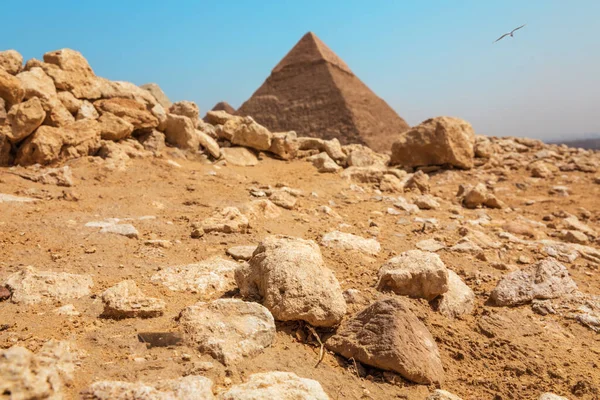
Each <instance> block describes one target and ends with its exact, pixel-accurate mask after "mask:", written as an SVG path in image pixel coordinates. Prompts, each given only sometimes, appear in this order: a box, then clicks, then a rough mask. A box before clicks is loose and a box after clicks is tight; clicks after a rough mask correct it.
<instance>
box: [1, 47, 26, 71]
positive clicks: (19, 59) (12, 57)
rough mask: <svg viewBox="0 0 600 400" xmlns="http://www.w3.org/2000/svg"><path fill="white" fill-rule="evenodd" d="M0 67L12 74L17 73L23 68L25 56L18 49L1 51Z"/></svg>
mask: <svg viewBox="0 0 600 400" xmlns="http://www.w3.org/2000/svg"><path fill="white" fill-rule="evenodd" d="M0 68H4V69H5V70H6V72H8V73H9V74H11V75H16V74H18V73H19V72H21V68H23V56H22V55H21V54H20V53H19V52H18V51H16V50H4V51H0Z"/></svg>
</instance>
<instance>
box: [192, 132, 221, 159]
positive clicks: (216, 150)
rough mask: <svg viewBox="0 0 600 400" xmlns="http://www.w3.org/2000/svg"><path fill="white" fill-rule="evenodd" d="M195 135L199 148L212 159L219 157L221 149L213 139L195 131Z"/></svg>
mask: <svg viewBox="0 0 600 400" xmlns="http://www.w3.org/2000/svg"><path fill="white" fill-rule="evenodd" d="M196 135H198V141H199V142H200V146H202V147H203V148H204V149H205V150H206V151H207V152H208V153H209V154H210V155H211V156H213V157H214V158H219V157H221V148H220V147H219V144H218V143H217V141H216V140H215V139H213V138H211V137H210V136H209V135H207V134H206V133H204V132H202V131H199V130H196Z"/></svg>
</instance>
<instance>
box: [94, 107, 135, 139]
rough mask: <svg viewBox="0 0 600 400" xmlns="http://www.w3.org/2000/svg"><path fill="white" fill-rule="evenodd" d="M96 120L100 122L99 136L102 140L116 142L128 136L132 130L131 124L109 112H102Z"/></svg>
mask: <svg viewBox="0 0 600 400" xmlns="http://www.w3.org/2000/svg"><path fill="white" fill-rule="evenodd" d="M98 122H99V123H100V137H101V138H102V140H113V141H115V142H118V141H119V140H123V139H127V138H128V137H130V136H131V134H132V133H133V130H134V126H133V124H131V123H130V122H128V121H127V120H125V119H123V118H121V117H117V116H116V115H115V114H113V113H110V112H105V113H103V114H102V115H101V116H100V118H99V119H98Z"/></svg>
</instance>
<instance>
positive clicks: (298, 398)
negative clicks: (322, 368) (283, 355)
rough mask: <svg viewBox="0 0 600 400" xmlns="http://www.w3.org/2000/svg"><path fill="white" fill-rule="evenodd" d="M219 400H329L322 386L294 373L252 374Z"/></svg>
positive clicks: (220, 396)
mask: <svg viewBox="0 0 600 400" xmlns="http://www.w3.org/2000/svg"><path fill="white" fill-rule="evenodd" d="M218 399H219V400H272V399H277V400H329V397H328V396H327V394H326V393H325V391H323V388H322V387H321V384H320V383H319V382H317V381H315V380H312V379H306V378H300V377H299V376H298V375H296V374H294V373H293V372H280V371H274V372H262V373H258V374H252V375H250V377H249V378H248V380H247V381H246V382H245V383H241V384H238V385H235V386H233V387H231V388H230V389H228V390H227V391H226V392H223V393H221V394H220V395H219V397H218Z"/></svg>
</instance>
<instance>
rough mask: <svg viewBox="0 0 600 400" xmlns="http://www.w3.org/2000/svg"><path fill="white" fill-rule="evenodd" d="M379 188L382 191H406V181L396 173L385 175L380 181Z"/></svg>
mask: <svg viewBox="0 0 600 400" xmlns="http://www.w3.org/2000/svg"><path fill="white" fill-rule="evenodd" d="M379 190H381V191H382V192H391V193H402V192H404V183H402V181H401V180H400V179H398V178H397V177H396V176H394V175H390V174H387V175H383V177H382V178H381V181H380V182H379Z"/></svg>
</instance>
